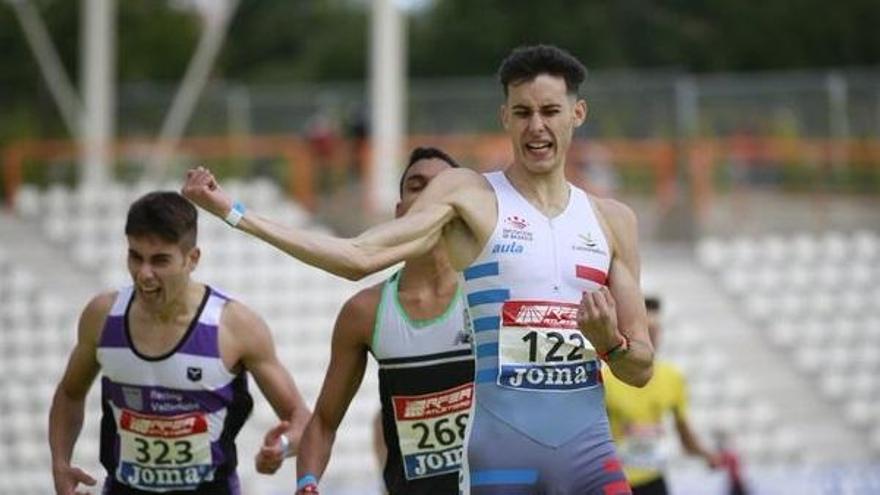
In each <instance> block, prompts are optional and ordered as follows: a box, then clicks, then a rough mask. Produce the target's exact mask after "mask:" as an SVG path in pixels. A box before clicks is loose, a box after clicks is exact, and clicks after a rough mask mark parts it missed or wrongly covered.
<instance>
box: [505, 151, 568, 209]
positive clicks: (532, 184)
mask: <svg viewBox="0 0 880 495" xmlns="http://www.w3.org/2000/svg"><path fill="white" fill-rule="evenodd" d="M504 176H505V177H507V180H508V181H510V184H511V185H512V186H513V188H514V189H516V190H517V192H519V193H520V194H521V195H522V196H523V198H525V199H526V201H528V202H529V203H531V204H532V206H534V207H535V208H537V209H538V210H539V211H541V212H542V213H544V215H546V216H547V217H549V218H553V217H555V216H556V215H558V214H559V213H561V212H562V211H563V210H565V207H566V206H568V197H569V195H570V194H571V191H570V188H569V185H568V181H567V180H565V173H564V167H560V168H557V169H554V170H552V171H550V172H547V173H544V174H536V173H531V172H529V170H528V169H527V168H526V167H524V166H517V165H516V164H514V165H512V166H510V167H508V168H507V170H505V171H504Z"/></svg>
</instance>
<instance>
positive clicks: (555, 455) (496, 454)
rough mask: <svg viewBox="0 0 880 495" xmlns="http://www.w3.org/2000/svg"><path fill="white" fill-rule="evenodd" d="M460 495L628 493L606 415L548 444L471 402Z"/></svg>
mask: <svg viewBox="0 0 880 495" xmlns="http://www.w3.org/2000/svg"><path fill="white" fill-rule="evenodd" d="M472 412H473V414H471V424H470V426H469V430H470V431H469V436H468V439H467V441H466V443H465V449H466V452H467V455H466V456H465V459H463V462H462V464H463V465H462V474H461V476H460V492H461V494H462V495H468V494H470V495H630V494H631V493H632V492H631V490H630V487H629V484H628V483H627V481H626V476H625V475H624V474H623V469H622V467H621V464H620V460H619V459H618V457H617V453H616V452H615V449H614V444H613V443H612V440H611V434H610V432H609V430H608V420H607V418H604V417H603V419H602V421H599V422H596V423H595V424H593V425H590V426H589V427H587V428H586V429H585V430H583V431H582V432H580V433H579V434H577V436H575V437H574V438H572V439H571V440H569V441H568V442H566V443H564V444H562V445H560V446H559V447H556V448H553V447H549V446H546V445H543V444H541V443H538V442H536V441H534V440H532V439H531V438H529V437H528V436H526V435H524V434H522V433H520V432H519V431H517V430H515V429H513V428H511V427H510V426H509V425H508V424H507V423H505V422H504V421H503V420H501V419H499V418H498V417H496V416H495V415H493V414H492V413H491V412H489V411H488V410H486V409H485V408H483V407H482V406H480V404H479V402H478V403H477V404H476V405H475V406H474V409H473V411H472Z"/></svg>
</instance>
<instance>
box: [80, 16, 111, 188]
mask: <svg viewBox="0 0 880 495" xmlns="http://www.w3.org/2000/svg"><path fill="white" fill-rule="evenodd" d="M80 15H81V18H80V22H81V29H82V30H81V37H80V40H81V43H82V53H83V59H84V60H83V63H82V70H81V72H80V74H81V81H82V88H83V112H82V114H81V115H80V121H81V124H80V129H81V131H82V132H81V134H80V135H81V144H82V146H81V157H80V162H81V164H82V166H81V167H80V170H81V175H80V178H81V180H82V182H83V183H85V184H88V185H91V186H94V185H101V184H104V183H106V182H107V179H108V177H109V176H110V165H111V164H112V158H113V154H112V153H111V145H112V140H113V135H114V131H115V122H114V114H115V105H114V101H115V84H114V81H115V77H114V74H115V67H116V64H115V63H114V59H115V55H116V53H115V52H116V50H115V48H114V47H115V45H116V35H115V31H116V29H115V18H116V2H115V0H84V2H83V4H82V9H81V14H80Z"/></svg>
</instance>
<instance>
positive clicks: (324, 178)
mask: <svg viewBox="0 0 880 495" xmlns="http://www.w3.org/2000/svg"><path fill="white" fill-rule="evenodd" d="M306 140H307V141H308V143H309V152H310V153H311V155H312V163H313V164H314V166H315V169H316V170H317V172H318V173H317V176H318V190H319V191H320V192H322V193H328V192H333V191H334V190H335V189H336V187H337V186H338V185H339V181H340V177H339V175H340V170H339V168H340V167H339V156H338V155H339V144H340V141H341V140H340V136H339V126H338V125H337V123H336V122H335V121H334V120H333V118H331V117H330V114H329V112H327V111H326V110H324V109H319V110H318V111H317V112H315V114H314V115H312V117H311V118H310V119H309V121H308V124H307V126H306Z"/></svg>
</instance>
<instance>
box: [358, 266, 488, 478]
mask: <svg viewBox="0 0 880 495" xmlns="http://www.w3.org/2000/svg"><path fill="white" fill-rule="evenodd" d="M399 280H400V272H398V273H396V274H395V275H394V276H392V277H391V279H389V280H388V281H387V282H386V283H385V286H384V287H383V288H382V296H381V297H382V298H381V300H380V302H379V308H378V309H377V311H376V326H375V330H374V332H373V344H372V347H371V350H370V352H371V354H373V357H374V358H376V361H377V362H378V363H379V398H380V400H381V402H382V431H383V433H384V439H385V445H386V446H387V447H388V448H387V452H388V458H387V460H386V463H385V470H384V473H383V474H384V478H385V486H386V487H387V488H388V492H389V493H392V494H397V493H406V494H425V495H430V494H438V493H439V494H443V493H455V492H457V490H458V471H459V469H460V468H461V456H462V444H463V442H464V437H465V429H466V427H467V421H468V414H469V412H470V409H471V401H472V399H473V376H474V363H473V353H472V351H471V344H470V340H469V338H470V333H469V332H468V331H467V330H466V329H465V325H466V322H467V321H468V320H467V315H466V314H465V306H464V304H463V303H462V298H461V294H460V292H459V293H456V294H455V296H454V297H453V300H452V301H451V302H450V303H449V306H448V307H447V309H446V311H444V312H443V314H441V315H440V316H438V317H436V318H433V319H429V320H415V319H412V318H410V316H409V315H408V314H407V313H406V309H405V308H404V307H403V306H402V305H401V303H400V300H399V297H398V283H399Z"/></svg>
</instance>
